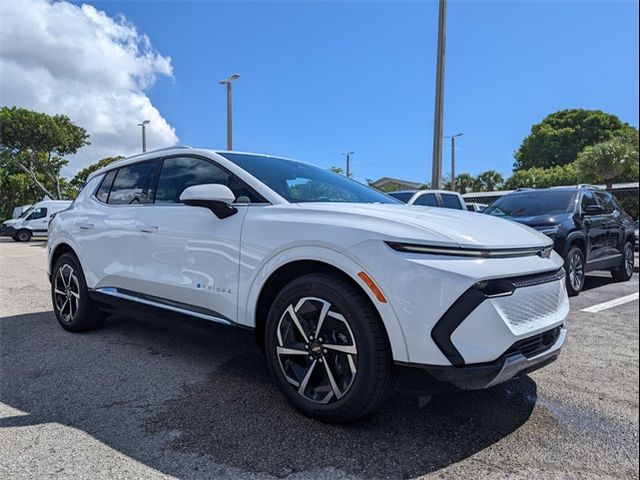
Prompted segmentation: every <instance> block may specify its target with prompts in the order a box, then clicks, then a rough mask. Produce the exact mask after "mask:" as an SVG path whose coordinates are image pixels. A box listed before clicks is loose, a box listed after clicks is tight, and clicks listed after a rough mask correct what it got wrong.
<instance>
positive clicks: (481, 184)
mask: <svg viewBox="0 0 640 480" xmlns="http://www.w3.org/2000/svg"><path fill="white" fill-rule="evenodd" d="M503 185H504V177H503V176H502V175H501V174H500V173H499V172H496V171H495V170H487V171H485V172H482V173H481V174H480V175H478V179H477V187H478V191H479V192H493V191H495V190H500V188H502V186H503Z"/></svg>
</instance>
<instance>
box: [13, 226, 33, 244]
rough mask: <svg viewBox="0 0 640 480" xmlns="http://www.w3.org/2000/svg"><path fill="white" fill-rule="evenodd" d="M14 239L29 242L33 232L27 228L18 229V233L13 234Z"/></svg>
mask: <svg viewBox="0 0 640 480" xmlns="http://www.w3.org/2000/svg"><path fill="white" fill-rule="evenodd" d="M13 239H14V240H15V241H16V242H28V241H29V240H31V232H30V231H29V230H26V229H24V228H23V229H22V230H18V231H17V232H16V234H15V235H14V236H13Z"/></svg>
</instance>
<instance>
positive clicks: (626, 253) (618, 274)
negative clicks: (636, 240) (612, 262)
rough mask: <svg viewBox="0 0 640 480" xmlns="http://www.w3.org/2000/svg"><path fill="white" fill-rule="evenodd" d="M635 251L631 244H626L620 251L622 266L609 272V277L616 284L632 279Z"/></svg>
mask: <svg viewBox="0 0 640 480" xmlns="http://www.w3.org/2000/svg"><path fill="white" fill-rule="evenodd" d="M635 261H636V260H635V251H634V247H633V243H631V242H627V243H625V244H624V248H623V249H622V265H620V267H619V268H617V269H616V270H611V276H612V277H613V279H614V280H616V281H618V282H626V281H628V280H631V277H633V269H634V268H635Z"/></svg>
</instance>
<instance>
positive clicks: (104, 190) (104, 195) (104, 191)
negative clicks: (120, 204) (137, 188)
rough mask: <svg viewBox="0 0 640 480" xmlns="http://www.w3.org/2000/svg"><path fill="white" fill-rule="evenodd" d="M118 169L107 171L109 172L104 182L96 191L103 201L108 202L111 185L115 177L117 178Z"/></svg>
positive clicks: (98, 197)
mask: <svg viewBox="0 0 640 480" xmlns="http://www.w3.org/2000/svg"><path fill="white" fill-rule="evenodd" d="M116 173H118V171H117V170H111V171H110V172H107V174H106V175H105V176H104V178H103V179H102V183H101V184H100V188H98V191H97V192H96V198H97V199H98V200H100V201H101V202H104V203H107V200H108V199H109V190H111V185H112V184H113V179H114V178H116Z"/></svg>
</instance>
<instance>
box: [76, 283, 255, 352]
mask: <svg viewBox="0 0 640 480" xmlns="http://www.w3.org/2000/svg"><path fill="white" fill-rule="evenodd" d="M89 297H90V298H91V299H92V300H94V301H96V302H98V303H99V304H100V307H101V308H102V309H103V310H105V311H107V312H109V313H125V312H126V313H133V314H141V315H145V316H148V317H150V318H158V317H160V318H162V319H166V320H169V321H172V322H175V323H177V324H180V325H182V326H184V327H187V328H191V329H195V330H197V331H198V332H203V333H206V334H209V335H212V336H214V337H217V338H221V339H224V340H227V341H234V342H237V343H241V344H243V345H246V346H251V347H253V348H256V340H255V330H254V329H253V328H249V327H245V326H243V325H239V324H237V323H235V322H232V321H231V320H229V319H227V318H224V317H223V316H221V315H218V314H216V312H211V311H208V310H204V309H198V310H193V309H191V308H190V307H189V306H186V305H183V304H180V303H177V302H171V301H169V300H165V299H160V298H158V297H152V296H147V295H144V294H139V293H136V292H131V291H128V290H120V289H116V288H99V289H96V290H90V291H89Z"/></svg>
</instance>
